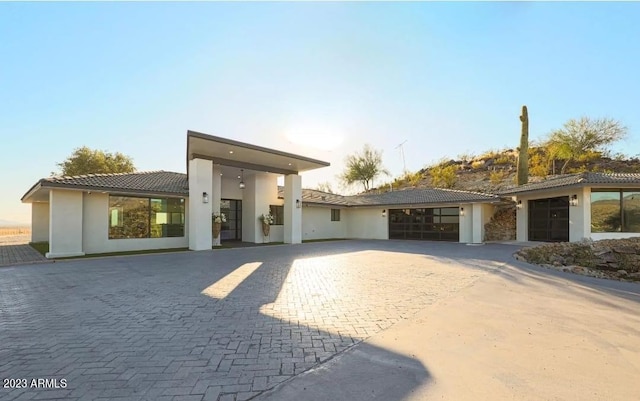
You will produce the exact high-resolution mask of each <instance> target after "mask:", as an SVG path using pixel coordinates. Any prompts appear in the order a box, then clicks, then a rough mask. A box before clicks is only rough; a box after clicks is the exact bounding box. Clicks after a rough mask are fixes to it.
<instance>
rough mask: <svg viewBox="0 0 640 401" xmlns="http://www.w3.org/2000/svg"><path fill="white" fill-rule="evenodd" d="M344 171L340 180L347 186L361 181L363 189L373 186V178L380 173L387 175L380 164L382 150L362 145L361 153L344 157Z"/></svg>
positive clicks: (366, 189)
mask: <svg viewBox="0 0 640 401" xmlns="http://www.w3.org/2000/svg"><path fill="white" fill-rule="evenodd" d="M345 163H346V166H345V169H344V172H343V173H342V175H341V176H340V180H341V181H342V182H343V183H344V184H346V185H347V186H349V185H353V184H354V183H361V184H362V186H363V187H364V190H365V191H368V190H369V189H371V187H372V186H373V180H374V179H375V178H376V177H378V176H380V175H381V174H386V175H389V172H388V171H387V170H386V169H385V168H384V167H383V166H382V152H381V151H378V150H375V149H373V148H372V147H371V146H369V145H368V144H365V145H364V148H363V149H362V153H356V154H353V155H349V156H347V158H346V161H345Z"/></svg>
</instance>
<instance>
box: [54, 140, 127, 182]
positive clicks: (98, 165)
mask: <svg viewBox="0 0 640 401" xmlns="http://www.w3.org/2000/svg"><path fill="white" fill-rule="evenodd" d="M56 165H57V166H58V167H59V168H60V175H63V176H74V175H83V174H101V173H132V172H134V171H136V168H135V166H134V164H133V160H132V159H131V157H129V156H126V155H123V154H122V153H115V154H113V153H108V152H104V151H102V150H93V149H90V148H88V147H86V146H83V147H81V148H77V149H75V150H74V151H73V153H72V154H71V156H69V157H67V158H66V159H65V160H64V161H63V162H62V163H56ZM54 174H55V173H54Z"/></svg>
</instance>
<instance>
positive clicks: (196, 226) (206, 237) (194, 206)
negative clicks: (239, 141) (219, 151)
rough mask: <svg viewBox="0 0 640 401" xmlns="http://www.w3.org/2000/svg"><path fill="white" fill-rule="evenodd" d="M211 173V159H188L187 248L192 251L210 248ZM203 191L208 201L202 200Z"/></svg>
mask: <svg viewBox="0 0 640 401" xmlns="http://www.w3.org/2000/svg"><path fill="white" fill-rule="evenodd" d="M212 175H213V163H212V162H211V160H203V159H192V160H189V249H191V250H193V251H203V250H206V249H211V244H212V242H211V237H212V234H211V213H212V205H213V203H212V201H211V200H212V198H213V196H214V194H213V179H212ZM205 192H206V194H207V196H208V198H209V202H208V203H204V202H203V193H205ZM218 207H220V206H219V205H218Z"/></svg>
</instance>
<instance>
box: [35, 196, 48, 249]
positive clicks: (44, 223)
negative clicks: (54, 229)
mask: <svg viewBox="0 0 640 401" xmlns="http://www.w3.org/2000/svg"><path fill="white" fill-rule="evenodd" d="M31 242H49V203H48V202H47V203H45V202H33V203H32V204H31Z"/></svg>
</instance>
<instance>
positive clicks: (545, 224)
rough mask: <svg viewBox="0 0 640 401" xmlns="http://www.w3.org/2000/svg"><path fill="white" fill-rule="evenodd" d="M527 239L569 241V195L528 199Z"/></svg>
mask: <svg viewBox="0 0 640 401" xmlns="http://www.w3.org/2000/svg"><path fill="white" fill-rule="evenodd" d="M529 241H546V242H561V241H569V197H568V196H561V197H558V198H546V199H535V200H530V201H529Z"/></svg>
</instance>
